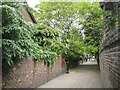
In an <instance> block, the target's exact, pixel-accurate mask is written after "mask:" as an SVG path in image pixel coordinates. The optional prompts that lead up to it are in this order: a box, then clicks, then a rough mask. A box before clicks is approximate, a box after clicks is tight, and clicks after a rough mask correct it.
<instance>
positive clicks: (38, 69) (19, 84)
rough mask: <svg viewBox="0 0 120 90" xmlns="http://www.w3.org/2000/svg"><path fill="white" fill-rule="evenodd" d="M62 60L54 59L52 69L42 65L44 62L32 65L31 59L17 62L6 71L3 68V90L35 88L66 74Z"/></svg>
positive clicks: (59, 58)
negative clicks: (6, 89) (5, 89)
mask: <svg viewBox="0 0 120 90" xmlns="http://www.w3.org/2000/svg"><path fill="white" fill-rule="evenodd" d="M63 62H64V59H62V58H61V56H60V57H58V58H56V60H55V63H54V65H53V66H52V67H48V66H47V65H45V64H44V60H41V61H39V62H37V63H34V61H33V60H32V58H27V59H26V60H24V61H22V62H19V63H18V64H16V65H14V66H13V67H11V68H9V69H8V70H6V69H4V68H3V75H2V79H3V80H2V82H3V83H2V87H3V88H35V87H38V86H40V85H42V84H44V83H46V82H47V81H49V80H51V79H53V78H55V77H56V76H58V75H60V74H62V73H65V72H66V64H65V63H63ZM63 64H64V65H63Z"/></svg>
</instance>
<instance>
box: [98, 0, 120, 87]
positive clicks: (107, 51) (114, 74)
mask: <svg viewBox="0 0 120 90" xmlns="http://www.w3.org/2000/svg"><path fill="white" fill-rule="evenodd" d="M119 7H120V3H118V2H116V3H114V2H107V3H103V10H105V11H107V10H109V11H111V12H112V17H113V16H116V21H115V22H112V23H113V25H114V26H112V27H111V26H110V25H109V24H108V22H106V19H107V16H105V15H104V19H105V22H104V25H105V31H104V33H103V39H102V41H101V47H100V57H99V59H100V71H101V76H102V79H103V83H104V87H105V88H120V11H119V10H120V9H118V8H119Z"/></svg>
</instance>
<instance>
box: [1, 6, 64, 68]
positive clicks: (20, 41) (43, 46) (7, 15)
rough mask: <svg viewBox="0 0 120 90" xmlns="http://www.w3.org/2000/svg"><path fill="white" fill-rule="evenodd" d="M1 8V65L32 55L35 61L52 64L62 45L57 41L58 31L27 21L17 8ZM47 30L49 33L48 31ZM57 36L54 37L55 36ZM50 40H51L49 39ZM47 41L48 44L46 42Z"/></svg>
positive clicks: (7, 64)
mask: <svg viewBox="0 0 120 90" xmlns="http://www.w3.org/2000/svg"><path fill="white" fill-rule="evenodd" d="M0 9H2V16H3V17H2V28H1V29H2V30H1V31H2V32H1V34H2V38H3V39H2V51H3V53H2V60H3V66H5V67H6V66H11V65H13V64H15V63H16V62H18V61H22V60H25V59H26V58H27V57H31V56H32V57H33V58H34V60H35V61H39V60H44V61H45V63H46V64H47V65H52V64H53V62H54V59H55V57H57V56H58V55H59V54H60V52H61V51H60V48H62V47H64V45H63V44H62V43H61V42H59V41H57V40H58V38H59V33H58V32H55V31H54V30H52V31H51V29H50V28H48V27H47V26H44V27H43V26H41V25H39V27H37V25H34V24H32V23H29V22H27V21H26V20H25V19H24V17H23V16H22V15H20V14H19V13H18V12H17V9H16V8H14V5H13V7H12V6H11V4H10V5H7V4H4V5H2V6H0ZM48 32H49V33H48ZM56 35H57V36H58V37H55V36H56ZM51 40H52V41H51ZM48 43H49V44H48Z"/></svg>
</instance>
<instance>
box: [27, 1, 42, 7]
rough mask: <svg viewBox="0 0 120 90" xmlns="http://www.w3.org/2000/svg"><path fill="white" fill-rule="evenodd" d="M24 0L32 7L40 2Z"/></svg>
mask: <svg viewBox="0 0 120 90" xmlns="http://www.w3.org/2000/svg"><path fill="white" fill-rule="evenodd" d="M26 1H27V3H28V5H29V6H30V7H32V8H34V7H35V5H36V4H39V3H40V1H39V0H26Z"/></svg>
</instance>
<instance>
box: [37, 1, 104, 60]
mask: <svg viewBox="0 0 120 90" xmlns="http://www.w3.org/2000/svg"><path fill="white" fill-rule="evenodd" d="M36 7H37V8H39V10H38V12H36V13H35V16H36V18H37V21H38V22H39V23H40V24H41V23H42V24H46V25H47V26H49V27H51V28H53V29H56V30H58V31H60V37H61V41H62V42H63V43H64V45H66V47H67V53H64V56H66V57H69V56H71V55H72V57H77V56H78V55H80V56H79V57H81V55H82V56H83V55H84V54H85V53H91V54H92V55H94V54H95V53H96V52H98V48H99V40H100V36H101V32H102V27H103V25H102V23H103V22H102V10H101V8H100V6H99V3H98V2H93V3H91V2H64V3H63V2H41V3H40V4H39V5H37V6H36ZM82 31H85V33H83V32H82ZM84 34H85V40H84V39H83V38H84V37H83V35H84ZM90 48H91V49H90ZM71 53H73V54H71ZM69 58H70V59H71V57H69Z"/></svg>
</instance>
